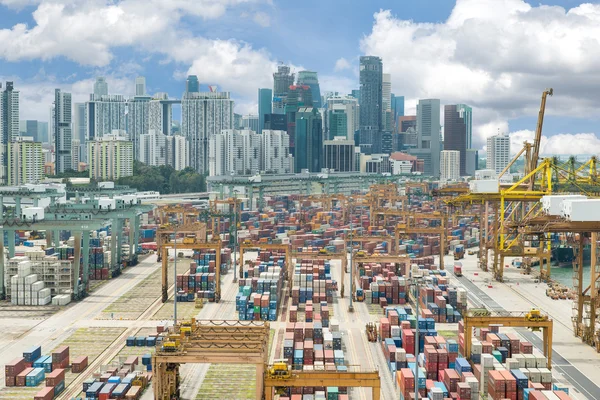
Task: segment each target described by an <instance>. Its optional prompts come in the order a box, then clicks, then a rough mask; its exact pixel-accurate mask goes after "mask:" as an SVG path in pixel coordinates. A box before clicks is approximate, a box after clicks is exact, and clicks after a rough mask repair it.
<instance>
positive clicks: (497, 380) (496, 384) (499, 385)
mask: <svg viewBox="0 0 600 400" xmlns="http://www.w3.org/2000/svg"><path fill="white" fill-rule="evenodd" d="M490 389H493V390H494V391H495V392H496V393H504V392H506V383H505V380H504V376H502V373H501V372H500V371H493V370H492V371H489V372H488V390H490Z"/></svg>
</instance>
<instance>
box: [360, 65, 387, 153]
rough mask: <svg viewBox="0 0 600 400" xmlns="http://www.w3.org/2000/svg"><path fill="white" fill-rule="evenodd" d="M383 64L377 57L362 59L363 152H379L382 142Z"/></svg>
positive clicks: (361, 125)
mask: <svg viewBox="0 0 600 400" xmlns="http://www.w3.org/2000/svg"><path fill="white" fill-rule="evenodd" d="M382 86H383V64H382V62H381V58H379V57H375V56H362V57H360V136H359V143H360V148H361V151H362V152H364V153H365V154H372V153H378V152H379V144H380V142H381V130H382V128H383V124H382V112H383V111H382V110H383V105H382V100H383V92H382V90H383V88H382Z"/></svg>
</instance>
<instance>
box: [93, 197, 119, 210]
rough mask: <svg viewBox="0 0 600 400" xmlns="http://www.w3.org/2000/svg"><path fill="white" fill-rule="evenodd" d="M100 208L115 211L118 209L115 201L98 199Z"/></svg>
mask: <svg viewBox="0 0 600 400" xmlns="http://www.w3.org/2000/svg"><path fill="white" fill-rule="evenodd" d="M98 208H99V209H101V210H114V209H116V208H117V207H116V201H115V199H109V198H100V199H98Z"/></svg>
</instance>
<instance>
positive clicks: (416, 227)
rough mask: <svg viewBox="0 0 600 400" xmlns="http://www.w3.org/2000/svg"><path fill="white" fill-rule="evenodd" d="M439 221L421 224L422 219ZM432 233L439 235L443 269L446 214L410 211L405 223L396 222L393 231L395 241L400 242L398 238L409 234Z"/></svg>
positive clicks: (441, 266)
mask: <svg viewBox="0 0 600 400" xmlns="http://www.w3.org/2000/svg"><path fill="white" fill-rule="evenodd" d="M424 220H427V221H432V220H434V221H435V220H437V221H440V224H439V226H436V227H431V226H422V221H424ZM413 234H416V235H422V234H433V235H439V236H440V269H442V270H443V269H444V256H445V255H446V235H447V232H446V215H445V214H441V213H425V214H422V213H419V214H416V213H412V214H410V216H409V218H407V219H406V221H405V223H402V224H398V225H397V226H396V231H395V236H396V238H395V242H396V244H398V243H400V239H402V238H403V237H407V236H410V235H413Z"/></svg>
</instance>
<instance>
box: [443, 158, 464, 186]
mask: <svg viewBox="0 0 600 400" xmlns="http://www.w3.org/2000/svg"><path fill="white" fill-rule="evenodd" d="M460 156H461V154H460V152H459V151H458V150H442V151H441V152H440V180H441V181H457V180H458V179H460Z"/></svg>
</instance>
